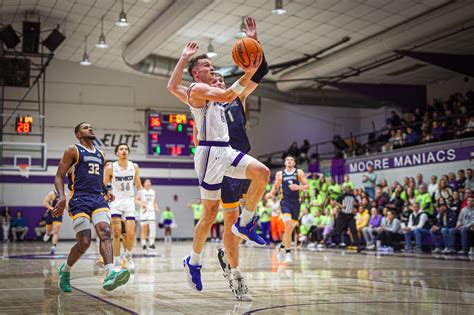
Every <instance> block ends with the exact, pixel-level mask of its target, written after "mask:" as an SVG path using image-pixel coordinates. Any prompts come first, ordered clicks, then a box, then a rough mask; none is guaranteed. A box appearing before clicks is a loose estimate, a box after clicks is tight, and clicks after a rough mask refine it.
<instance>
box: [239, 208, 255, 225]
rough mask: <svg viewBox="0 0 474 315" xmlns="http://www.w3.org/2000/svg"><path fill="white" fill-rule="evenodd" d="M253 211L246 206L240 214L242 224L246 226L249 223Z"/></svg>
mask: <svg viewBox="0 0 474 315" xmlns="http://www.w3.org/2000/svg"><path fill="white" fill-rule="evenodd" d="M253 213H254V211H249V210H247V208H244V209H243V210H242V213H241V214H240V226H246V225H247V224H249V222H250V220H252V218H253Z"/></svg>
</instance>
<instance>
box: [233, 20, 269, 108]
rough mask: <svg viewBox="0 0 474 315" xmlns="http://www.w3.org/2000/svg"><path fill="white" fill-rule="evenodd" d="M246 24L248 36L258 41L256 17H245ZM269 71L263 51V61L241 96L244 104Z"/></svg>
mask: <svg viewBox="0 0 474 315" xmlns="http://www.w3.org/2000/svg"><path fill="white" fill-rule="evenodd" d="M245 24H246V25H247V30H246V31H245V33H246V34H247V37H249V38H252V39H255V40H256V41H257V42H258V36H257V23H256V22H255V19H254V18H252V17H250V16H248V17H247V18H246V19H245ZM267 73H268V64H267V61H266V60H265V54H263V53H262V62H261V64H260V66H259V67H258V69H257V71H256V72H255V74H254V75H253V76H252V78H251V79H250V82H249V83H248V84H247V86H246V87H245V90H244V92H243V93H242V94H241V95H240V96H239V98H240V101H241V102H242V104H245V99H246V98H247V96H249V95H250V94H251V93H252V92H253V91H255V89H256V88H257V87H258V84H259V83H260V82H261V81H262V79H263V77H264V76H265V75H266V74H267ZM244 109H245V110H246V108H245V106H244Z"/></svg>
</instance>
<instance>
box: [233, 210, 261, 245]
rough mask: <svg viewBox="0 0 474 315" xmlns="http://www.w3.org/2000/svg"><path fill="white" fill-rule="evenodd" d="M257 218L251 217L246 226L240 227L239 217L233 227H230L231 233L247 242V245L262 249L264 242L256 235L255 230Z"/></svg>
mask: <svg viewBox="0 0 474 315" xmlns="http://www.w3.org/2000/svg"><path fill="white" fill-rule="evenodd" d="M256 221H257V217H253V218H252V220H251V221H250V222H249V223H248V224H247V225H246V226H240V217H239V218H238V219H237V222H235V224H234V225H232V233H234V234H235V235H237V236H238V237H240V238H243V239H244V240H246V241H248V242H249V243H251V244H253V245H255V246H260V247H263V246H265V244H266V243H265V240H264V239H263V238H262V237H261V236H260V235H258V234H257V231H256V230H255V225H256V224H255V222H256Z"/></svg>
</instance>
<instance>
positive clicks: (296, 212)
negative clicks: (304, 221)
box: [281, 200, 301, 222]
mask: <svg viewBox="0 0 474 315" xmlns="http://www.w3.org/2000/svg"><path fill="white" fill-rule="evenodd" d="M300 207H301V204H300V202H299V201H288V200H282V201H281V213H283V215H286V216H290V217H291V220H293V221H296V222H297V221H298V220H299V218H300Z"/></svg>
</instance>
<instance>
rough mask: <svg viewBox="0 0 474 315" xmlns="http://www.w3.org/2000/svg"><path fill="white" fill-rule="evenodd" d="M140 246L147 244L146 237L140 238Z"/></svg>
mask: <svg viewBox="0 0 474 315" xmlns="http://www.w3.org/2000/svg"><path fill="white" fill-rule="evenodd" d="M140 246H141V247H143V246H146V239H140Z"/></svg>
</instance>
